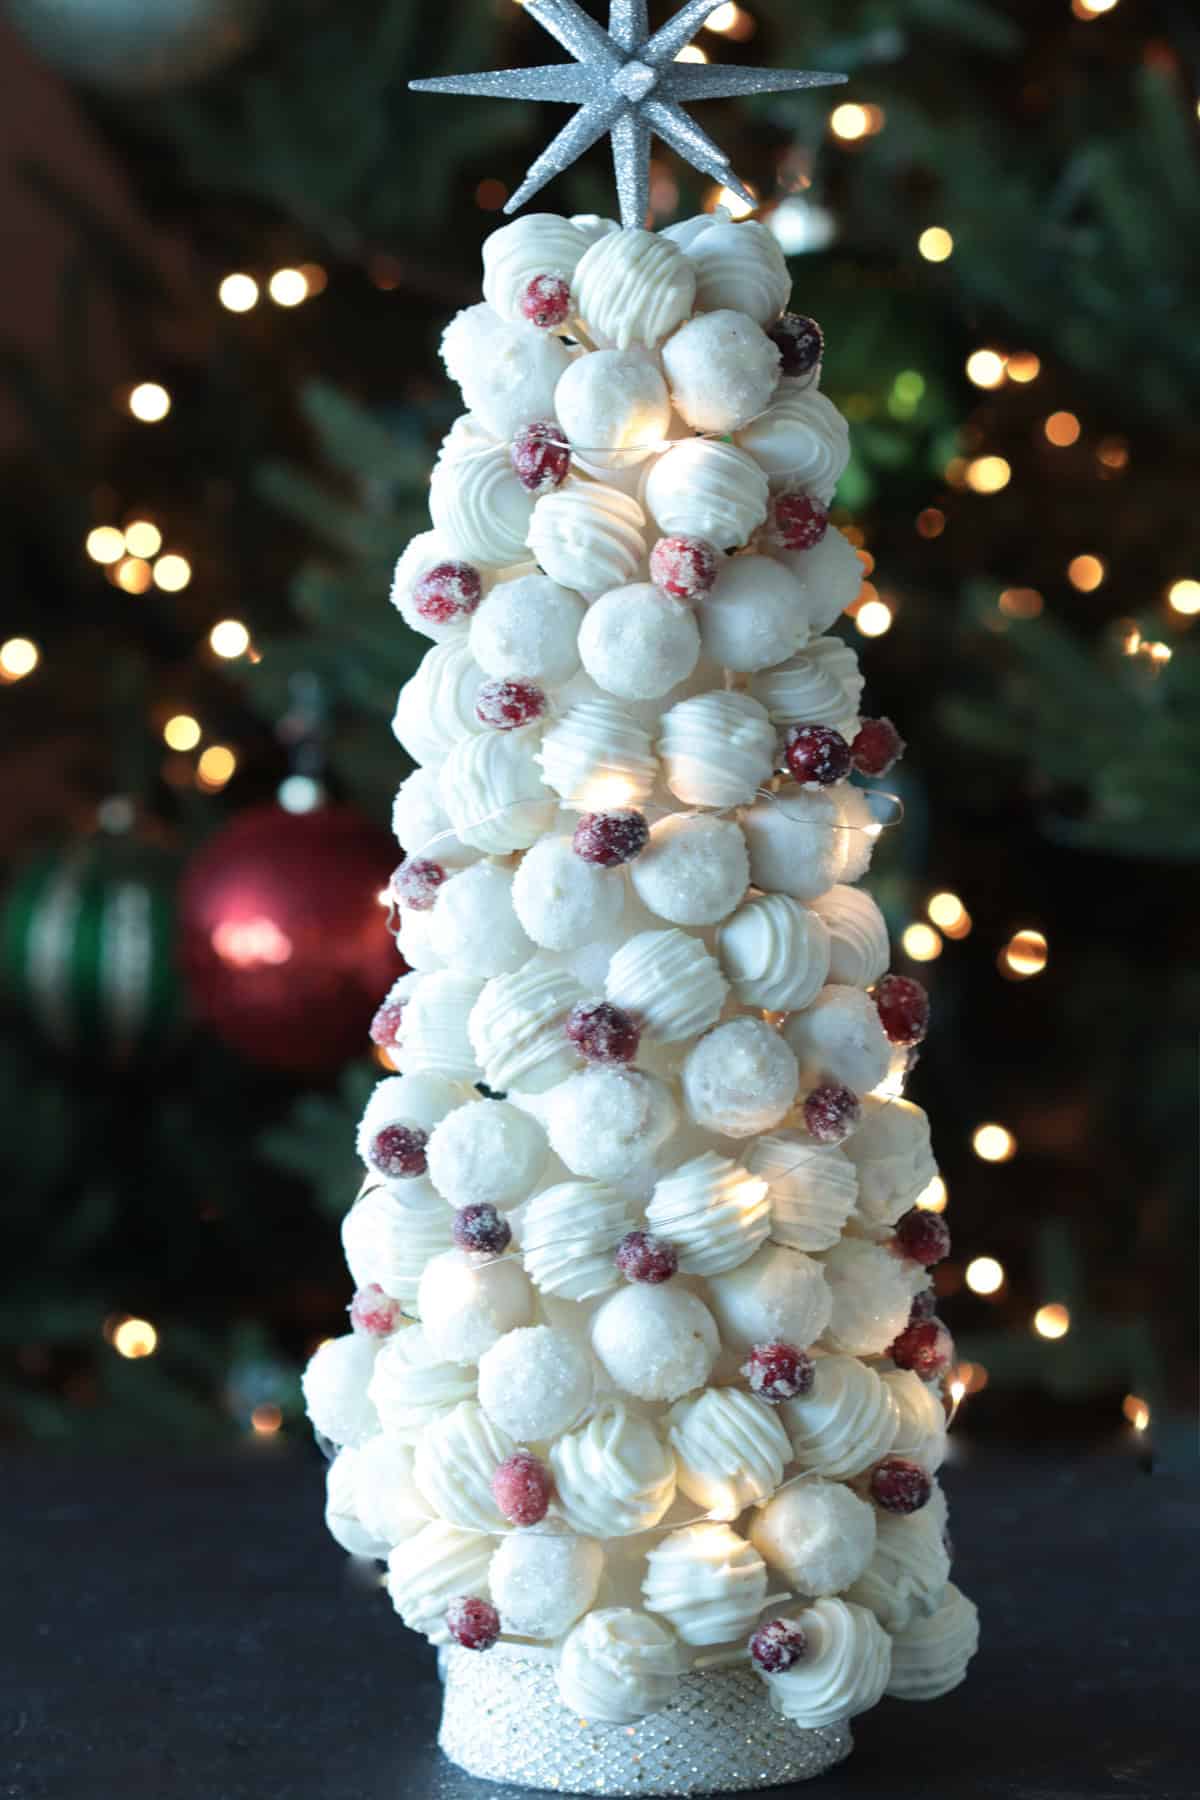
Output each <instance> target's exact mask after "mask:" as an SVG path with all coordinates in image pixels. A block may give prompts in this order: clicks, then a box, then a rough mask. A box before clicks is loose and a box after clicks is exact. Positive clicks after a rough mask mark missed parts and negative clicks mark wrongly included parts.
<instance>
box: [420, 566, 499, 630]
mask: <svg viewBox="0 0 1200 1800" xmlns="http://www.w3.org/2000/svg"><path fill="white" fill-rule="evenodd" d="M482 599H483V581H482V580H481V578H480V574H479V570H478V569H475V568H472V566H471V564H470V563H465V562H444V563H438V564H437V566H436V568H433V569H428V570H426V572H425V574H424V575H422V577H421V579H420V581H418V583H417V585H416V587H415V588H414V589H413V611H414V612H415V613H417V614H418V615H419V616H420V617H421V618H422V619H427V620H428V622H429V623H430V624H431V625H450V624H452V623H453V621H454V620H455V619H467V618H470V616H471V614H472V613H473V612H474V611H475V608H476V607H477V606H478V605H479V602H480V601H481V600H482Z"/></svg>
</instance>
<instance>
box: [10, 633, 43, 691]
mask: <svg viewBox="0 0 1200 1800" xmlns="http://www.w3.org/2000/svg"><path fill="white" fill-rule="evenodd" d="M41 660H42V653H41V651H40V650H39V649H38V647H37V645H36V644H35V643H34V641H33V639H32V638H27V637H13V638H9V639H8V641H7V643H4V644H0V681H6V682H7V681H24V679H25V677H26V675H32V674H33V671H34V670H35V669H36V668H37V666H38V664H39V663H40V662H41Z"/></svg>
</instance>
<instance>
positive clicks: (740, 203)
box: [705, 182, 761, 220]
mask: <svg viewBox="0 0 1200 1800" xmlns="http://www.w3.org/2000/svg"><path fill="white" fill-rule="evenodd" d="M746 192H747V193H748V194H751V195H753V199H754V204H753V205H748V204H747V202H746V201H745V200H743V198H742V196H741V195H740V194H735V193H734V191H733V189H732V188H727V187H719V188H713V189H712V192H711V193H710V195H709V198H708V203H707V204H706V207H705V210H706V212H716V210H717V208H718V206H723V207H724V208H725V210H726V211H727V212H728V213H729V215H730V217H731V218H732V219H734V220H742V219H748V218H749V217H750V216H751V214H752V213H754V212H756V211H757V209H758V207H759V206H760V205H761V201H760V199H759V196H758V192H757V190H756V189H755V188H754V187H753V186H752V184H751V183H750V182H747V183H746Z"/></svg>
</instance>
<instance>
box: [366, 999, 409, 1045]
mask: <svg viewBox="0 0 1200 1800" xmlns="http://www.w3.org/2000/svg"><path fill="white" fill-rule="evenodd" d="M403 1025H404V1002H403V1000H385V1001H384V1003H383V1005H382V1006H381V1007H380V1008H379V1010H378V1012H377V1013H376V1014H375V1017H374V1018H373V1019H372V1020H371V1042H372V1043H373V1044H378V1045H379V1048H380V1049H381V1050H394V1049H395V1048H396V1046H397V1045H398V1044H399V1042H400V1032H401V1030H402V1028H403Z"/></svg>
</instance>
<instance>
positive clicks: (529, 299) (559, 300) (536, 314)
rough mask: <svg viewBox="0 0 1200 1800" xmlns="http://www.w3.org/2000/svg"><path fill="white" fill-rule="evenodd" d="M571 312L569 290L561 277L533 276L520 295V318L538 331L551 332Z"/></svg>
mask: <svg viewBox="0 0 1200 1800" xmlns="http://www.w3.org/2000/svg"><path fill="white" fill-rule="evenodd" d="M570 312H571V290H570V287H569V286H568V285H567V283H566V282H565V281H564V280H563V278H562V276H561V275H535V276H534V278H533V280H532V281H531V282H530V283H529V286H528V287H527V288H526V289H525V292H524V293H523V294H522V295H521V316H522V318H525V319H528V320H529V323H530V324H531V325H536V326H537V328H538V330H539V331H553V330H554V329H555V327H556V326H558V325H562V324H565V323H566V320H567V319H568V318H569V317H570Z"/></svg>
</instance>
